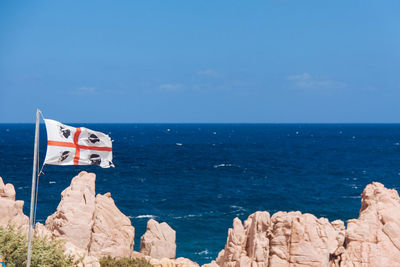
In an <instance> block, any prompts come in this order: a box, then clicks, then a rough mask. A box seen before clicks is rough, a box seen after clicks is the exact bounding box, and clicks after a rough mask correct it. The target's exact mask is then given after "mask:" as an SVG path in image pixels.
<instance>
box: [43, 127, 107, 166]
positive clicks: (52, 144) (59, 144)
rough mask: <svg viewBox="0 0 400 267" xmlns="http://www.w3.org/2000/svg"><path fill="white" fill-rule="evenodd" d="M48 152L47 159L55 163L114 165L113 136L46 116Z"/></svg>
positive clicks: (50, 162)
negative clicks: (66, 123) (69, 124)
mask: <svg viewBox="0 0 400 267" xmlns="http://www.w3.org/2000/svg"><path fill="white" fill-rule="evenodd" d="M44 121H45V124H46V131H47V152H46V158H45V161H44V163H45V164H51V165H98V166H100V167H102V168H109V167H114V164H113V163H112V142H111V138H110V137H109V136H108V135H106V134H104V133H102V132H96V131H92V130H90V129H87V128H84V127H79V128H75V127H71V126H68V125H65V124H62V123H60V122H58V121H55V120H49V119H44Z"/></svg>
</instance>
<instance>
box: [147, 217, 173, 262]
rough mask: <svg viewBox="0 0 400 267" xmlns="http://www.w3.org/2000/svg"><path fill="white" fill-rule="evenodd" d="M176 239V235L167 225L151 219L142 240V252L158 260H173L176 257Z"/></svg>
mask: <svg viewBox="0 0 400 267" xmlns="http://www.w3.org/2000/svg"><path fill="white" fill-rule="evenodd" d="M175 239H176V233H175V231H174V230H173V229H172V228H171V227H170V226H169V225H168V224H167V223H165V222H163V223H158V222H157V221H155V220H153V219H150V220H149V221H148V222H147V230H146V232H145V233H144V235H143V236H142V237H141V238H140V252H141V253H143V254H145V255H149V256H150V257H152V258H156V259H162V258H169V259H173V258H175V255H176V244H175Z"/></svg>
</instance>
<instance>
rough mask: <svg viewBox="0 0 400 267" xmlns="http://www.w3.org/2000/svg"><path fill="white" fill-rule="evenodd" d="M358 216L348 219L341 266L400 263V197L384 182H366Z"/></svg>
mask: <svg viewBox="0 0 400 267" xmlns="http://www.w3.org/2000/svg"><path fill="white" fill-rule="evenodd" d="M361 196H362V200H361V210H360V216H359V218H358V219H352V220H349V221H348V222H347V230H346V251H345V253H344V255H343V254H342V257H343V259H342V265H341V266H346V267H347V266H349V267H350V266H400V198H399V194H398V193H397V191H396V190H394V189H392V190H389V189H386V188H385V187H384V186H383V185H382V184H381V183H372V184H369V185H367V187H366V188H365V189H364V192H363V193H362V195H361Z"/></svg>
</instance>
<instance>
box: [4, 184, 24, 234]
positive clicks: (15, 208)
mask: <svg viewBox="0 0 400 267" xmlns="http://www.w3.org/2000/svg"><path fill="white" fill-rule="evenodd" d="M23 206H24V201H22V200H15V189H14V186H13V185H12V184H6V185H5V184H4V182H3V179H2V178H1V177H0V207H1V208H0V226H3V227H5V226H7V225H14V226H16V227H22V226H25V227H27V226H28V225H29V218H28V217H27V216H26V215H25V214H24V212H23V210H22V209H23Z"/></svg>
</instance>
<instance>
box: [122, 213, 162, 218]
mask: <svg viewBox="0 0 400 267" xmlns="http://www.w3.org/2000/svg"><path fill="white" fill-rule="evenodd" d="M128 217H129V218H135V219H155V218H157V216H155V215H151V214H143V215H138V216H136V217H132V216H128Z"/></svg>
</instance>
